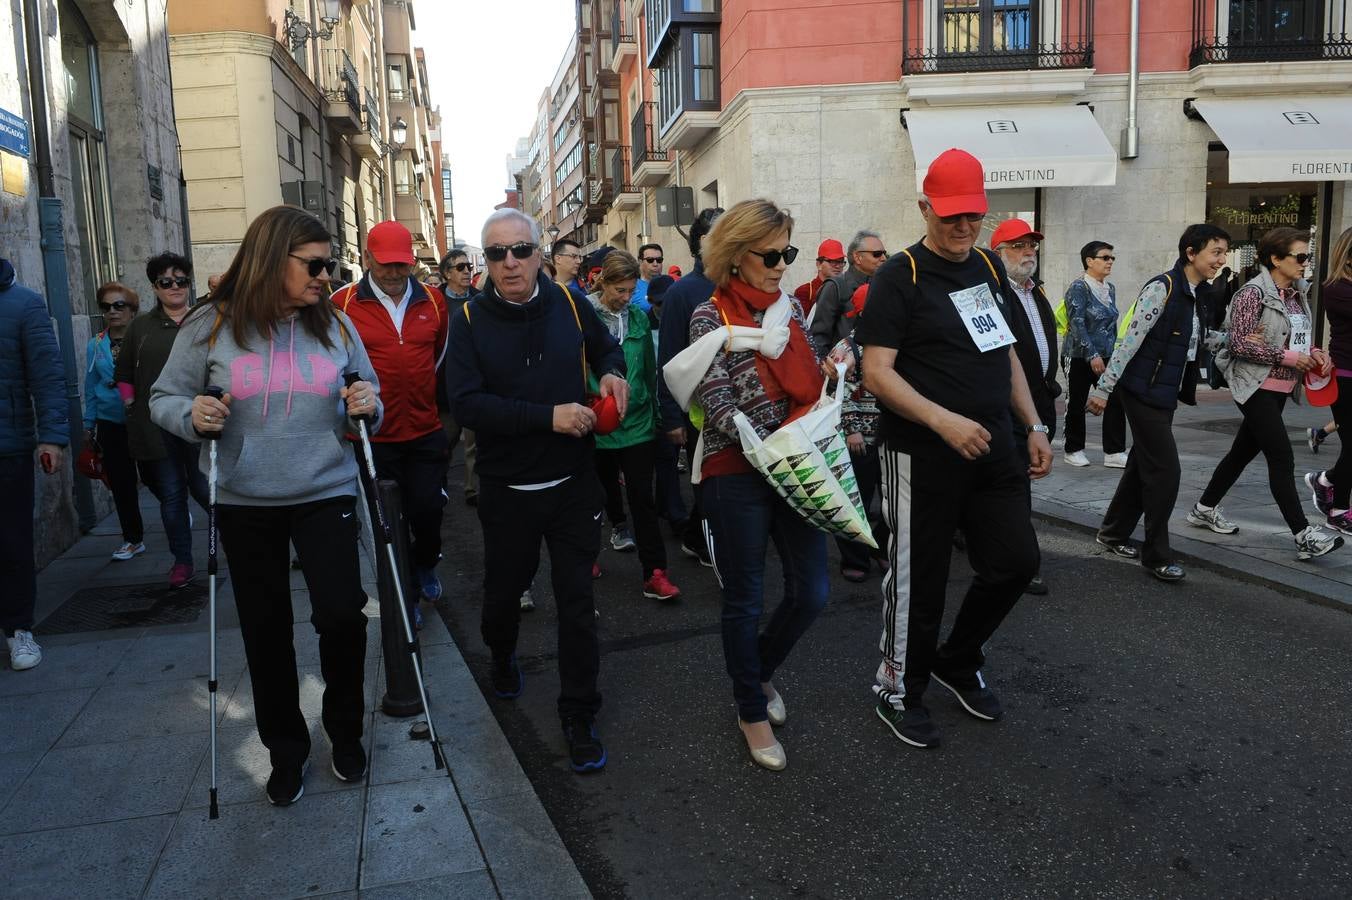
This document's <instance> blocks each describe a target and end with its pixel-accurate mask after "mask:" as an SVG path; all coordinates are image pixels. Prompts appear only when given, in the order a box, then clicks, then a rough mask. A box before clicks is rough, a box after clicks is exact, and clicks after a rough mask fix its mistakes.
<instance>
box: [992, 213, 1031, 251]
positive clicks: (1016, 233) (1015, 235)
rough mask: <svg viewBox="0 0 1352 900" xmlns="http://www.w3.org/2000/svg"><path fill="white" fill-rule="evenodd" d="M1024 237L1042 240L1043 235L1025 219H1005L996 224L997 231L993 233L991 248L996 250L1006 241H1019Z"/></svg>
mask: <svg viewBox="0 0 1352 900" xmlns="http://www.w3.org/2000/svg"><path fill="white" fill-rule="evenodd" d="M1024 237H1031V238H1035V239H1037V240H1039V241H1040V240H1042V235H1041V234H1040V233H1038V232H1036V231H1034V230H1033V226H1032V225H1029V224H1028V223H1027V222H1025V221H1024V220H1023V219H1005V220H1004V221H1003V222H1001V223H1000V224H999V225H997V226H996V228H995V232H994V233H993V234H992V235H991V249H992V250H994V249H995V248H996V247H998V246H1000V245H1001V244H1003V243H1005V242H1006V241H1017V240H1018V239H1019V238H1024Z"/></svg>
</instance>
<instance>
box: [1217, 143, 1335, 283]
mask: <svg viewBox="0 0 1352 900" xmlns="http://www.w3.org/2000/svg"><path fill="white" fill-rule="evenodd" d="M1229 173H1230V153H1229V151H1227V150H1226V149H1225V148H1224V147H1217V146H1215V145H1213V146H1212V148H1211V150H1210V152H1209V153H1208V154H1207V174H1206V220H1207V222H1209V223H1210V224H1212V225H1216V226H1218V227H1220V228H1223V229H1225V231H1226V233H1227V234H1229V235H1230V254H1229V257H1228V259H1227V260H1226V262H1227V264H1228V265H1229V267H1230V271H1231V272H1233V273H1236V274H1238V275H1239V276H1240V278H1241V283H1242V282H1243V281H1248V280H1249V279H1250V278H1252V277H1253V276H1254V275H1256V274H1258V269H1257V268H1256V253H1255V250H1256V248H1257V246H1258V241H1259V239H1260V238H1261V237H1262V236H1263V235H1264V234H1266V233H1267V232H1269V231H1271V230H1272V229H1273V228H1277V227H1279V226H1286V227H1290V228H1298V229H1300V230H1301V231H1303V232H1308V233H1309V235H1310V250H1311V252H1317V251H1316V244H1317V242H1318V235H1319V228H1320V226H1321V224H1322V216H1323V214H1324V213H1323V210H1321V209H1320V201H1319V182H1316V181H1292V182H1278V181H1273V182H1263V183H1261V184H1231V183H1230V174H1229ZM1313 274H1314V273H1313V271H1312V270H1311V271H1308V272H1307V273H1306V275H1307V277H1311V278H1313Z"/></svg>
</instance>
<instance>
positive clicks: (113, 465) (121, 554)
mask: <svg viewBox="0 0 1352 900" xmlns="http://www.w3.org/2000/svg"><path fill="white" fill-rule="evenodd" d="M95 302H96V303H97V304H98V307H99V311H100V312H101V313H103V321H104V324H105V326H106V327H105V328H104V329H103V330H102V331H100V332H99V333H98V334H96V335H94V336H93V337H91V338H90V339H89V346H88V348H87V349H86V350H85V359H86V360H87V363H86V368H85V404H84V432H85V433H84V438H85V443H86V444H90V443H93V444H96V445H97V446H98V448H99V451H100V452H101V453H102V455H103V470H104V473H105V474H106V475H107V477H108V489H109V490H110V491H112V494H113V505H114V506H115V507H116V508H117V521H118V524H119V525H120V526H121V527H122V546H121V547H118V548H117V549H116V550H114V551H113V559H115V560H128V559H131V558H132V557H134V556H137V555H139V554H141V553H144V552H146V545H145V542H144V541H143V540H142V539H143V538H144V537H145V524H144V523H143V522H142V521H141V504H140V501H139V499H138V497H137V478H136V462H135V460H133V459H132V458H131V451H130V449H129V448H128V446H127V409H126V406H125V405H123V403H122V395H121V393H120V392H119V391H118V388H117V381H116V379H115V378H114V377H113V372H114V370H115V369H116V367H117V360H118V357H120V356H121V355H122V349H123V348H124V347H125V346H126V345H127V341H126V338H127V329H128V327H129V326H130V325H131V322H132V320H133V319H135V318H136V312H137V310H139V309H140V308H141V298H140V297H138V296H136V292H135V291H133V290H132V289H131V288H129V287H127V286H126V285H125V284H119V283H118V282H116V281H110V282H108V283H107V284H105V285H102V286H101V287H100V288H99V289H98V292H97V293H96V294H95Z"/></svg>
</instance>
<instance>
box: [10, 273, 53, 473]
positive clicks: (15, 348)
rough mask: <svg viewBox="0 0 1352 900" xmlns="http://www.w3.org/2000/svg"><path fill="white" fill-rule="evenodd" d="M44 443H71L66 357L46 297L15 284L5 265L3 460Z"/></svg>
mask: <svg viewBox="0 0 1352 900" xmlns="http://www.w3.org/2000/svg"><path fill="white" fill-rule="evenodd" d="M35 409H36V415H35V414H34V410H35ZM35 432H36V440H35V439H34V438H35ZM39 443H43V444H56V445H57V446H58V447H65V446H67V445H68V444H69V443H70V418H69V416H68V415H67V413H66V378H65V374H64V372H63V370H62V366H61V351H60V350H59V349H58V348H57V345H56V333H55V332H53V331H52V320H51V317H50V316H49V315H48V314H47V304H46V303H44V302H43V300H42V295H40V294H39V293H38V292H37V291H34V290H30V289H28V288H26V287H24V286H23V285H19V284H15V283H14V267H13V266H12V265H10V263H9V260H7V259H0V456H20V455H24V454H28V453H32V452H33V448H34V447H36V446H37V445H38V444H39Z"/></svg>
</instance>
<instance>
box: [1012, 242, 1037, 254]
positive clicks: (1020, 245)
mask: <svg viewBox="0 0 1352 900" xmlns="http://www.w3.org/2000/svg"><path fill="white" fill-rule="evenodd" d="M1009 246H1011V247H1013V248H1014V249H1015V250H1018V251H1019V252H1023V251H1024V250H1036V249H1037V248H1038V247H1041V246H1042V244H1041V243H1040V242H1038V241H1014V242H1013V243H1011V244H1010V245H1009Z"/></svg>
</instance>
